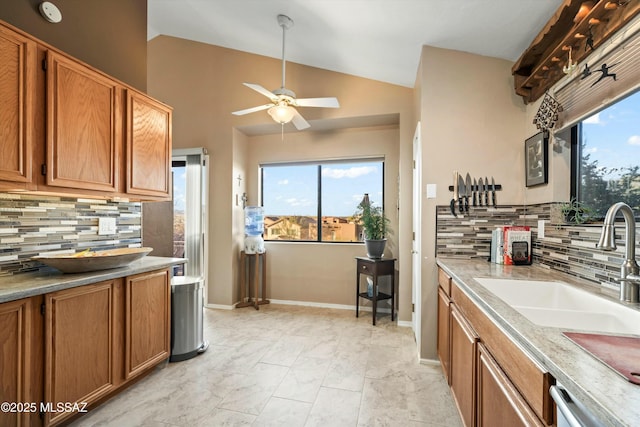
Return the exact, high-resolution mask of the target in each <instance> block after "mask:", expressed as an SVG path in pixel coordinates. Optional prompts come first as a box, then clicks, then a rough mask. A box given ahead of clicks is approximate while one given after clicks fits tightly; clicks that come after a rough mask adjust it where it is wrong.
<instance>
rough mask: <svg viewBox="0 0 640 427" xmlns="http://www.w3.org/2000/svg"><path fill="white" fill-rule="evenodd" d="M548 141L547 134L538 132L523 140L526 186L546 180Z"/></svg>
mask: <svg viewBox="0 0 640 427" xmlns="http://www.w3.org/2000/svg"><path fill="white" fill-rule="evenodd" d="M548 141H549V136H548V134H547V133H546V132H540V133H537V134H535V135H533V136H532V137H530V138H527V140H526V141H525V142H524V171H525V172H524V173H525V175H526V176H525V178H526V185H527V187H533V186H535V185H541V184H546V183H547V182H548V179H549V171H548V160H547V157H548V153H547V147H548V145H549V144H548Z"/></svg>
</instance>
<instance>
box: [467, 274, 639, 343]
mask: <svg viewBox="0 0 640 427" xmlns="http://www.w3.org/2000/svg"><path fill="white" fill-rule="evenodd" d="M475 280H476V281H477V282H478V283H480V284H481V285H482V286H484V287H485V288H487V289H488V290H489V291H491V292H492V293H493V294H495V295H496V296H497V297H498V298H500V299H501V300H503V301H504V302H506V303H507V304H509V305H510V306H512V307H513V308H514V309H515V310H516V311H518V312H519V313H520V314H522V315H523V316H524V317H526V318H527V319H529V320H530V321H531V322H533V323H535V324H537V325H541V326H551V327H556V328H568V329H576V330H582V331H598V332H608V333H618V334H636V335H640V311H637V310H634V309H632V308H629V307H625V306H624V305H622V304H619V303H617V302H614V301H609V300H607V299H606V298H603V297H600V296H598V295H595V294H591V293H589V292H587V291H585V290H582V289H579V288H576V287H573V286H571V285H568V284H566V283H563V282H552V281H538V280H514V279H489V278H475Z"/></svg>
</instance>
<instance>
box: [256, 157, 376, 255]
mask: <svg viewBox="0 0 640 427" xmlns="http://www.w3.org/2000/svg"><path fill="white" fill-rule="evenodd" d="M374 162H380V164H381V165H382V211H383V212H384V210H385V203H384V200H385V189H384V187H385V163H386V159H385V157H384V156H373V157H347V158H340V159H325V160H304V161H291V162H268V163H267V162H265V163H260V165H259V166H258V167H259V173H258V176H259V177H260V185H259V187H260V206H262V207H264V168H265V167H278V166H310V165H315V166H317V170H316V177H317V183H316V185H317V189H318V193H317V194H318V197H317V221H318V226H317V229H318V233H317V237H316V239H315V240H280V239H278V240H270V239H266V238H265V239H264V240H265V242H286V243H292V242H295V243H322V244H348V245H354V244H364V240H362V241H355V242H348V241H332V240H322V227H321V226H320V221H322V167H323V166H327V165H336V164H350V163H374ZM354 211H355V209H354ZM265 215H266V213H265Z"/></svg>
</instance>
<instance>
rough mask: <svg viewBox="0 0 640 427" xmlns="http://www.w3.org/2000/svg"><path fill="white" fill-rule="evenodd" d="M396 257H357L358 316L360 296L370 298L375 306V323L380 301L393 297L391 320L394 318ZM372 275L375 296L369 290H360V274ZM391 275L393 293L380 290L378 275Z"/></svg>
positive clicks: (374, 322)
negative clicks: (370, 294)
mask: <svg viewBox="0 0 640 427" xmlns="http://www.w3.org/2000/svg"><path fill="white" fill-rule="evenodd" d="M395 261H396V259H395V258H391V259H383V258H381V259H373V258H367V257H356V317H358V312H359V309H360V298H364V299H368V300H369V301H371V303H372V304H371V305H372V306H373V325H374V326H375V324H376V312H377V310H378V301H381V300H387V299H391V320H392V321H393V320H394V310H395V306H396V301H395V299H396V298H395V294H396V284H395V271H394V270H395V269H394V267H395ZM361 274H364V275H367V276H371V278H372V280H373V296H369V294H368V293H367V292H360V275H361ZM380 276H391V295H389V294H385V293H384V292H378V277H380Z"/></svg>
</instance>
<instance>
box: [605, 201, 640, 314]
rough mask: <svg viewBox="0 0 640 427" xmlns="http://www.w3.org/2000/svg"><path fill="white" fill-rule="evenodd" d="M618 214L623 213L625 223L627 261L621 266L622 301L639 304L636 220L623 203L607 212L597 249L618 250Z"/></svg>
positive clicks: (617, 204) (639, 280) (639, 279)
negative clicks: (616, 220)
mask: <svg viewBox="0 0 640 427" xmlns="http://www.w3.org/2000/svg"><path fill="white" fill-rule="evenodd" d="M618 212H622V216H623V217H624V223H625V234H626V236H625V249H626V253H625V260H624V262H623V263H622V266H620V279H616V281H617V282H620V301H626V302H639V300H638V295H639V293H638V287H639V286H640V275H638V273H639V271H640V267H638V263H637V262H636V220H635V218H634V216H633V210H631V208H630V207H629V205H627V204H626V203H623V202H618V203H616V204H614V205H612V206H611V207H610V208H609V210H608V211H607V215H606V216H605V218H604V225H603V227H602V234H601V235H600V241H599V242H598V245H597V247H598V248H600V249H603V250H605V251H612V250H615V249H616V237H615V230H614V225H615V219H616V215H617V214H618Z"/></svg>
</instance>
